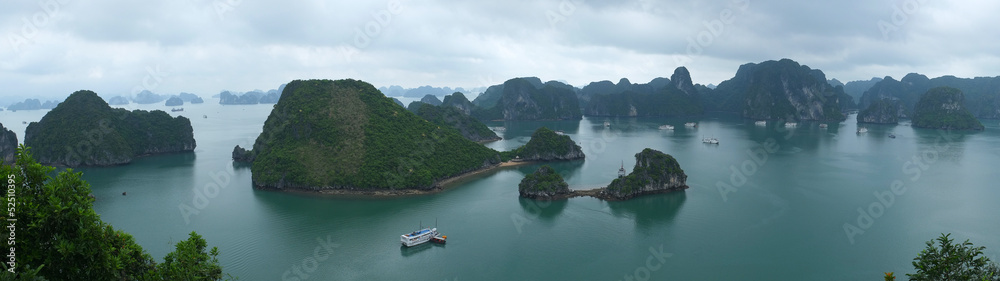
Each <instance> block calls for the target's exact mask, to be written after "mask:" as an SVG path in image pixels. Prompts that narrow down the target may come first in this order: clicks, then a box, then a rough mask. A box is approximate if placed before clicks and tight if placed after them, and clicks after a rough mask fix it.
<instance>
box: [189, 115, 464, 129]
mask: <svg viewBox="0 0 1000 281" xmlns="http://www.w3.org/2000/svg"><path fill="white" fill-rule="evenodd" d="M201 117H202V118H208V115H202V116H201ZM480 128H482V127H480Z"/></svg>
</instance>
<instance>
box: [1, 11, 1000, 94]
mask: <svg viewBox="0 0 1000 281" xmlns="http://www.w3.org/2000/svg"><path fill="white" fill-rule="evenodd" d="M4 2H5V3H3V4H0V5H2V6H3V8H2V9H0V35H2V36H3V39H4V40H3V41H2V42H0V85H2V87H0V103H3V104H4V105H6V104H9V103H10V101H12V100H15V99H17V100H20V99H24V98H27V97H32V96H37V97H43V98H53V99H55V98H59V99H61V98H63V97H65V96H66V95H68V94H69V93H71V92H73V91H75V90H79V89H90V90H94V91H96V92H98V93H99V94H101V95H102V96H106V97H109V96H114V95H130V94H133V93H135V92H137V90H141V89H148V90H152V91H153V92H157V93H162V94H176V93H178V92H192V93H196V94H199V95H202V96H205V97H207V96H210V95H213V94H216V93H218V92H219V91H221V90H224V89H226V90H235V91H248V90H253V89H264V90H267V89H272V88H277V86H278V85H279V84H281V83H286V82H288V81H290V80H293V79H306V78H329V79H340V78H355V79H361V80H364V81H368V82H370V83H372V84H374V85H375V86H376V87H379V86H388V85H402V86H404V87H407V88H410V87H417V86H422V85H432V86H450V87H466V88H473V87H483V86H488V85H492V84H499V83H502V82H503V81H504V80H506V79H509V78H513V77H520V76H538V77H540V78H542V79H543V80H561V81H565V82H568V83H570V84H573V85H575V86H584V85H586V84H587V83H589V82H591V81H599V80H612V81H617V80H618V79H620V78H622V77H626V78H629V79H630V80H631V81H632V82H646V81H649V80H650V79H652V78H654V77H658V76H665V77H669V75H670V74H671V73H672V72H673V69H674V68H676V67H678V66H681V65H683V66H686V67H688V69H690V71H691V74H692V76H693V79H694V81H695V82H696V83H702V84H709V83H715V84H718V83H719V82H721V81H723V80H726V79H728V78H730V77H732V76H733V74H734V73H735V71H736V69H737V67H738V66H739V65H740V64H744V63H747V62H760V61H764V60H772V59H781V58H791V59H794V60H796V61H798V62H800V63H803V64H806V65H809V66H810V67H813V68H819V69H822V70H823V71H824V72H826V74H827V76H828V77H830V78H838V79H840V80H842V81H845V82H846V81H850V80H859V79H864V80H867V79H869V78H871V77H873V76H878V77H881V76H886V75H890V76H893V77H896V78H900V77H902V76H903V75H904V74H906V73H909V72H919V73H923V74H926V75H928V76H931V77H937V76H941V75H948V74H952V75H956V76H959V77H974V76H997V75H1000V51H997V46H998V43H1000V38H998V37H1000V32H996V30H995V29H994V28H995V23H997V22H998V21H997V20H996V15H995V14H996V12H1000V1H961V2H955V1H926V0H905V1H904V0H880V1H862V0H849V1H762V0H761V1H758V0H749V1H731V2H726V1H641V0H640V1H590V0H564V1H527V0H508V1H446V0H398V1H397V0H393V1H381V0H378V1H315V0H304V1H260V0H173V1H160V0H152V1H125V0H121V1H101V0H94V1H78V0H37V1H36V0H28V1H4ZM361 2H363V3H361Z"/></svg>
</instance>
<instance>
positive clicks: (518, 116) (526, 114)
mask: <svg viewBox="0 0 1000 281" xmlns="http://www.w3.org/2000/svg"><path fill="white" fill-rule="evenodd" d="M498 106H502V111H503V119H504V120H579V119H580V118H581V117H582V115H581V114H580V102H579V100H578V99H577V97H576V94H575V93H573V91H572V90H568V89H566V88H563V87H558V86H554V85H548V84H545V85H542V86H541V87H540V88H539V87H536V85H533V84H532V83H531V82H530V81H529V80H527V79H524V78H515V79H511V80H508V81H507V82H504V86H503V96H502V97H501V98H500V102H499V104H498Z"/></svg>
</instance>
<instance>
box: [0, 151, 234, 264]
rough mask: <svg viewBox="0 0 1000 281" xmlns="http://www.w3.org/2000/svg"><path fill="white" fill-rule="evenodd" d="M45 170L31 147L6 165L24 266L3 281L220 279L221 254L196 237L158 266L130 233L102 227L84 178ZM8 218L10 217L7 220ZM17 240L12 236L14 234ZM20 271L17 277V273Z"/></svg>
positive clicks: (2, 170)
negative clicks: (13, 194) (207, 249)
mask: <svg viewBox="0 0 1000 281" xmlns="http://www.w3.org/2000/svg"><path fill="white" fill-rule="evenodd" d="M53 171H55V168H53V167H50V166H44V165H42V164H39V163H38V162H36V161H35V159H33V158H32V156H31V154H30V152H29V149H28V148H27V147H25V146H23V145H22V146H21V147H20V148H18V153H17V162H16V163H14V164H13V165H6V164H5V165H0V176H3V178H4V179H6V180H7V184H8V185H9V186H10V185H12V186H14V188H15V189H16V192H17V193H16V194H17V197H18V198H17V200H18V201H19V203H20V204H19V207H18V208H17V209H16V211H15V212H14V216H15V218H16V219H17V222H16V223H17V227H18V228H17V234H16V235H17V236H16V237H15V238H14V239H16V242H17V244H16V247H17V250H18V252H17V264H16V265H15V267H14V268H13V270H8V269H10V266H9V265H7V264H6V263H4V271H3V273H2V274H0V280H46V279H51V280H221V279H222V277H223V274H222V267H221V266H219V261H218V259H217V258H216V257H217V256H218V255H219V250H218V248H215V247H213V248H212V249H211V250H210V251H208V252H206V248H207V244H206V242H205V240H204V239H202V237H201V236H200V235H198V234H197V233H195V232H191V234H190V237H189V238H188V239H187V240H184V241H180V242H178V243H177V245H176V250H175V251H174V252H171V253H168V254H167V255H166V257H164V261H163V262H162V263H159V264H157V263H156V262H155V261H154V260H153V258H152V257H151V256H150V255H149V254H147V253H146V252H145V251H144V250H143V249H142V247H141V246H139V245H138V244H136V242H135V239H134V238H132V235H129V234H128V233H126V232H124V231H121V230H116V229H114V227H112V226H111V225H109V224H107V223H105V222H103V221H101V218H100V215H98V214H97V212H95V211H94V209H93V203H94V198H93V197H91V195H90V184H89V183H87V182H86V181H84V180H83V179H82V178H81V176H82V173H80V172H73V170H72V169H67V170H66V171H62V172H59V173H58V174H56V175H55V177H54V178H53V177H52V176H50V175H52V173H53ZM5 219H9V218H5ZM7 236H8V239H10V238H11V237H10V234H7ZM15 272H16V273H15Z"/></svg>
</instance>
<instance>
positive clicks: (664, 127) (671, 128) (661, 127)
mask: <svg viewBox="0 0 1000 281" xmlns="http://www.w3.org/2000/svg"><path fill="white" fill-rule="evenodd" d="M673 129H674V126H673V125H660V130H673Z"/></svg>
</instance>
